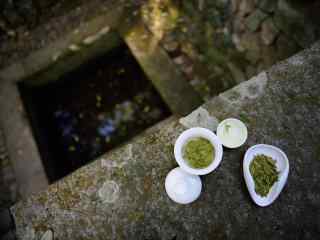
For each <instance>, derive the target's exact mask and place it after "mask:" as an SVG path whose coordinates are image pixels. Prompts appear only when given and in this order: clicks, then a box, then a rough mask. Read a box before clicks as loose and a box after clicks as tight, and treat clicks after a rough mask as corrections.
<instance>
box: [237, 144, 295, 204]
mask: <svg viewBox="0 0 320 240" xmlns="http://www.w3.org/2000/svg"><path fill="white" fill-rule="evenodd" d="M259 154H264V155H266V156H269V157H271V158H272V159H274V160H276V166H277V171H278V172H279V179H278V181H277V182H275V183H274V184H273V186H272V188H271V189H270V191H269V193H268V195H267V196H266V197H261V196H260V195H258V194H257V193H256V192H255V190H254V188H255V184H254V180H253V177H252V176H251V173H250V170H249V166H250V163H251V161H252V160H253V158H254V157H255V156H256V155H259ZM288 174H289V160H288V158H287V156H286V154H285V153H284V152H283V151H281V150H280V149H279V148H277V147H274V146H271V145H266V144H258V145H255V146H252V147H250V148H249V149H248V150H247V152H246V154H245V156H244V160H243V176H244V179H245V182H246V185H247V188H248V191H249V193H250V196H251V198H252V199H253V201H254V202H255V203H256V204H257V205H259V206H261V207H266V206H268V205H270V204H272V203H273V202H274V201H275V200H276V199H277V197H278V196H279V194H280V193H281V191H282V189H283V187H284V186H285V184H286V182H287V178H288Z"/></svg>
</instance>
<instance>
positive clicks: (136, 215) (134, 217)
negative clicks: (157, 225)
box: [128, 212, 144, 222]
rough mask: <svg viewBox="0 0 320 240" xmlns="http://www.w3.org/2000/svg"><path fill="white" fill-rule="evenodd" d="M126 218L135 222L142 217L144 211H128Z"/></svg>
mask: <svg viewBox="0 0 320 240" xmlns="http://www.w3.org/2000/svg"><path fill="white" fill-rule="evenodd" d="M128 219H129V220H130V221H133V222H137V221H140V220H143V219H144V212H132V213H129V216H128Z"/></svg>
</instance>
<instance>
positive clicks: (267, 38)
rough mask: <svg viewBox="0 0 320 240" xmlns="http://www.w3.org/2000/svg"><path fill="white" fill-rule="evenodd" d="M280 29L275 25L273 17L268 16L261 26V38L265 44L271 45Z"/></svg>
mask: <svg viewBox="0 0 320 240" xmlns="http://www.w3.org/2000/svg"><path fill="white" fill-rule="evenodd" d="M278 33H279V29H278V28H277V27H276V26H275V25H274V23H273V20H272V18H268V19H267V20H265V21H264V22H263V23H262V26H261V40H262V42H263V43H264V44H265V45H270V44H272V43H273V42H274V40H275V39H276V37H277V36H278Z"/></svg>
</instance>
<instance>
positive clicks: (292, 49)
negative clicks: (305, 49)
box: [276, 34, 301, 60]
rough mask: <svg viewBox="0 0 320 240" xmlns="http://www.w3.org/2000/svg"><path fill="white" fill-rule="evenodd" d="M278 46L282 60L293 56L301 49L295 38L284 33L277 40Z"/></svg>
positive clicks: (278, 52)
mask: <svg viewBox="0 0 320 240" xmlns="http://www.w3.org/2000/svg"><path fill="white" fill-rule="evenodd" d="M276 47H277V54H278V58H279V59H280V60H282V59H285V58H287V57H289V56H292V55H293V54H295V53H296V52H297V51H299V49H301V48H300V47H299V46H298V45H297V44H296V43H295V41H294V40H292V39H289V38H288V37H286V36H285V35H284V34H281V35H280V36H279V37H278V39H277V41H276Z"/></svg>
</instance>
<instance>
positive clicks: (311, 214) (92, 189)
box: [12, 42, 320, 240]
mask: <svg viewBox="0 0 320 240" xmlns="http://www.w3.org/2000/svg"><path fill="white" fill-rule="evenodd" d="M319 69H320V42H318V43H316V44H315V45H314V46H313V47H312V48H311V49H309V50H306V51H304V52H301V53H299V54H298V55H296V56H294V57H292V58H290V59H289V60H287V61H284V62H282V63H279V64H278V65H276V66H274V67H272V68H271V69H270V70H269V71H267V73H262V74H260V75H258V76H257V77H256V78H253V79H252V80H249V81H248V82H245V83H242V84H241V85H238V86H237V87H235V88H233V89H232V90H229V91H227V92H225V93H223V94H220V95H219V96H218V97H215V98H213V99H212V100H211V101H209V102H208V103H206V104H205V105H204V106H203V108H204V109H206V110H207V111H208V113H209V114H210V115H211V116H212V117H215V118H217V119H220V120H221V119H224V118H227V117H237V118H240V119H242V120H243V121H244V122H246V124H247V126H248V129H249V138H248V141H247V142H246V144H245V145H244V146H243V147H241V148H239V149H237V150H227V149H225V152H224V159H223V161H222V164H221V165H220V167H219V168H218V169H217V171H215V172H214V173H212V174H209V175H207V176H204V177H203V178H202V179H203V184H204V190H203V193H202V195H201V197H200V199H199V200H197V201H196V202H194V203H192V204H190V205H188V206H183V205H177V204H175V203H173V202H172V201H171V200H170V199H169V198H168V197H167V195H166V193H165V190H164V180H165V176H166V174H167V173H168V172H169V170H170V169H172V168H173V167H175V166H176V163H175V161H174V156H173V145H174V142H175V139H176V138H177V136H178V135H179V134H180V133H181V132H182V131H183V130H184V128H183V127H182V125H180V124H179V123H178V119H175V118H170V119H168V120H167V121H165V122H162V123H160V124H158V125H157V126H156V127H154V128H152V129H151V130H148V131H147V132H146V133H145V134H144V135H143V136H140V137H137V138H135V139H134V140H133V141H132V142H130V143H129V144H127V145H125V146H123V147H121V148H119V149H116V150H114V151H112V152H110V153H107V154H106V155H104V156H103V157H101V158H100V159H98V160H97V161H95V162H93V163H91V164H90V165H88V166H86V167H84V168H82V169H80V170H78V171H76V172H75V173H73V174H72V175H70V176H68V177H67V178H65V179H63V180H62V181H60V182H58V183H56V184H53V185H51V186H50V187H49V189H48V190H47V191H44V192H42V193H40V194H38V195H34V196H32V197H30V198H29V199H27V200H25V201H21V202H19V203H17V204H16V205H15V206H14V207H13V208H12V213H13V214H14V217H15V221H16V226H17V234H18V237H19V239H27V240H28V239H35V237H39V236H40V235H41V234H42V233H43V232H44V231H45V230H47V229H53V230H54V232H55V236H56V237H57V238H59V239H174V238H176V239H213V238H216V239H225V238H229V239H270V238H271V239H282V238H287V239H293V238H296V237H297V236H299V238H309V239H313V238H316V236H318V234H319V229H320V225H319V223H320V219H319V214H318V213H319V212H318V209H319V207H320V188H319V184H318V183H319V181H320V174H319V172H320V161H319V160H320V159H319V153H320V149H319V144H318V139H319V136H320V128H319V127H318V126H319V119H320V112H319V108H320V99H319V89H320V82H319V79H320V72H319ZM257 143H267V144H273V145H276V146H278V147H280V148H282V149H283V150H284V151H285V152H286V153H287V155H288V158H289V161H290V166H291V169H290V175H289V179H288V184H287V186H286V187H285V189H284V191H283V193H282V194H281V195H280V197H279V199H278V200H277V201H276V202H275V203H274V204H273V205H271V206H270V207H268V208H265V209H262V208H258V207H257V206H255V205H254V204H253V202H252V201H251V199H250V197H249V194H248V192H247V189H246V187H245V184H244V181H243V178H242V171H241V170H242V158H243V154H244V152H245V150H246V149H247V148H248V147H249V146H252V145H254V144H257Z"/></svg>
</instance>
